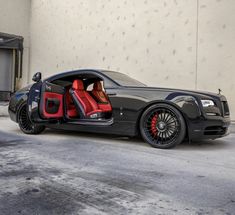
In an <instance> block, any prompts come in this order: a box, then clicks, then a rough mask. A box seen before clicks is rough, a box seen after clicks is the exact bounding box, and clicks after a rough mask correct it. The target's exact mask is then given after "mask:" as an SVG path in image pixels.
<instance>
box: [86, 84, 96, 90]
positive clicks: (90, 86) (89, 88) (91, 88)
mask: <svg viewBox="0 0 235 215" xmlns="http://www.w3.org/2000/svg"><path fill="white" fill-rule="evenodd" d="M93 86H94V84H93V83H92V84H90V85H89V86H88V87H87V91H92V90H93Z"/></svg>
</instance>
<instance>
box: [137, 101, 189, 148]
mask: <svg viewBox="0 0 235 215" xmlns="http://www.w3.org/2000/svg"><path fill="white" fill-rule="evenodd" d="M140 133H141V136H142V138H143V139H144V140H145V141H146V142H147V143H149V144H150V145H151V146H153V147H155V148H160V149H169V148H173V147H175V146H176V145H177V144H180V143H181V142H182V141H183V139H184V138H185V135H186V125H185V121H184V118H183V116H182V114H181V113H180V112H179V111H178V110H177V109H176V108H174V107H173V106H171V105H168V104H155V105H153V106H151V107H149V108H148V109H147V110H146V111H144V113H143V114H142V116H141V119H140Z"/></svg>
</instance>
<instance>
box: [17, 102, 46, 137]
mask: <svg viewBox="0 0 235 215" xmlns="http://www.w3.org/2000/svg"><path fill="white" fill-rule="evenodd" d="M18 124H19V127H20V129H21V131H23V132H24V133H25V134H40V133H41V132H43V131H44V130H45V126H42V125H35V124H34V123H32V122H31V121H30V119H29V116H28V111H27V105H26V104H24V105H22V106H21V108H20V110H19V115H18Z"/></svg>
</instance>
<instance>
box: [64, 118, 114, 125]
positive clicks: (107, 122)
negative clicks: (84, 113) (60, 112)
mask: <svg viewBox="0 0 235 215" xmlns="http://www.w3.org/2000/svg"><path fill="white" fill-rule="evenodd" d="M66 124H74V125H101V126H108V125H112V124H113V118H111V119H76V120H75V119H74V120H69V121H67V122H66Z"/></svg>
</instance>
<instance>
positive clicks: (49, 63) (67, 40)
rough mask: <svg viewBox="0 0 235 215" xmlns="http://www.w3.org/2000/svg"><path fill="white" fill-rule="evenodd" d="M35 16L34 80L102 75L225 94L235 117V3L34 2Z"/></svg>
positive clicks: (200, 0)
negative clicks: (85, 72) (93, 71)
mask: <svg viewBox="0 0 235 215" xmlns="http://www.w3.org/2000/svg"><path fill="white" fill-rule="evenodd" d="M31 9H32V11H31V13H32V17H31V55H30V56H31V59H30V60H31V61H30V62H31V64H30V72H31V75H32V74H33V73H34V72H36V71H42V72H43V74H44V76H48V75H52V74H55V73H58V72H60V71H65V70H72V69H77V68H104V69H111V70H117V71H121V72H123V73H127V74H129V75H131V76H133V77H135V78H136V79H139V80H141V81H143V82H145V83H147V84H149V85H153V86H164V87H176V88H189V89H201V90H209V91H215V92H217V89H218V88H221V89H222V90H223V93H224V94H225V95H226V96H227V97H228V99H229V101H230V106H231V110H232V112H234V113H235V101H234V100H233V94H234V80H235V79H234V72H233V69H235V59H234V58H235V55H234V50H235V49H234V46H235V13H234V11H235V1H234V0H198V1H196V0H168V1H166V0H165V1H163V0H119V1H117V0H96V1H94V0H86V1H85V0H47V1H46V0H32V8H31ZM232 116H233V118H234V119H235V114H233V115H232Z"/></svg>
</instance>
